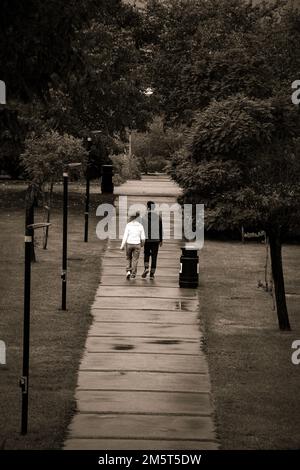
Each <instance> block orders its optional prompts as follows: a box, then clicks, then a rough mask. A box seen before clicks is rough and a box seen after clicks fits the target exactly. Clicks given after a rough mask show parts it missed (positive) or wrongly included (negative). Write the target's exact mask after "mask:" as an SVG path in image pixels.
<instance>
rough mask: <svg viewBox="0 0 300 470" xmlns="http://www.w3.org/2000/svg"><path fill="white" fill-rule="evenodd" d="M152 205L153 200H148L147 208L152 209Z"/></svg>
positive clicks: (153, 204)
mask: <svg viewBox="0 0 300 470" xmlns="http://www.w3.org/2000/svg"><path fill="white" fill-rule="evenodd" d="M154 207H155V202H153V201H148V202H147V209H148V210H149V209H150V210H152V209H154Z"/></svg>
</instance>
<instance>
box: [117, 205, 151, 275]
mask: <svg viewBox="0 0 300 470" xmlns="http://www.w3.org/2000/svg"><path fill="white" fill-rule="evenodd" d="M139 217H140V213H139V212H136V213H135V214H134V215H132V216H131V217H130V222H128V224H127V225H126V228H125V232H124V235H123V240H122V243H121V247H120V248H121V250H123V249H124V248H125V245H126V259H127V267H126V278H127V279H129V278H130V277H131V278H133V279H134V278H135V277H136V272H137V265H138V261H139V257H140V252H141V247H142V246H144V243H145V238H146V237H145V231H144V227H143V225H142V224H141V223H140V222H139V221H138V220H137V219H138V218H139Z"/></svg>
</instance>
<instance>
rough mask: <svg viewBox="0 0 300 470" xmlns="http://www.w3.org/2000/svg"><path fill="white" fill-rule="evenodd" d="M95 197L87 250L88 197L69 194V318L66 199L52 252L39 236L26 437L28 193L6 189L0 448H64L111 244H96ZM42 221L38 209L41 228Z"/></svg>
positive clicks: (0, 221) (1, 225) (0, 226)
mask: <svg viewBox="0 0 300 470" xmlns="http://www.w3.org/2000/svg"><path fill="white" fill-rule="evenodd" d="M101 198H102V197H101V196H100V195H97V194H93V195H92V210H91V218H90V231H89V233H90V237H89V243H84V242H83V227H84V225H83V224H84V215H83V211H84V205H83V198H82V195H79V194H78V193H72V187H71V193H70V205H69V238H68V243H69V251H68V258H69V263H68V268H69V273H68V291H67V307H68V311H67V312H62V311H61V310H60V305H61V279H60V274H61V256H62V197H61V194H60V195H57V196H56V197H55V201H54V202H55V204H54V206H55V207H54V211H53V216H52V220H51V222H52V226H51V228H50V236H49V243H48V249H47V250H46V251H45V250H43V249H42V244H41V242H42V236H41V235H42V233H41V231H39V232H38V235H37V242H38V247H37V248H36V254H37V260H38V261H37V263H35V264H33V265H32V289H31V293H32V297H31V350H30V391H29V432H28V435H27V436H26V437H22V436H20V415H21V390H20V388H19V386H18V381H19V377H20V376H21V374H22V343H23V336H22V335H23V283H24V209H23V208H24V191H23V189H22V186H19V190H18V191H14V189H13V185H12V187H10V188H9V189H7V187H2V191H1V212H0V215H1V217H0V234H1V244H0V249H1V264H0V279H1V300H0V302H1V316H0V339H1V340H3V341H5V343H6V347H7V365H6V366H0V395H1V400H0V422H1V426H0V448H1V447H2V448H4V449H56V448H60V447H61V445H62V443H63V439H64V436H65V432H66V427H67V424H68V423H69V421H70V419H71V416H72V414H73V412H74V409H75V402H74V390H75V386H76V380H77V369H78V365H79V361H80V358H81V356H82V352H83V348H84V343H85V338H86V334H87V331H88V327H89V325H90V322H91V316H90V313H89V310H90V309H89V307H90V305H91V303H92V302H93V299H94V295H95V292H96V289H97V286H98V284H99V280H100V269H101V258H102V255H103V252H104V250H105V246H106V244H105V242H102V241H100V240H98V239H97V238H96V233H95V227H96V223H97V222H98V221H99V219H96V217H95V208H96V206H97V205H98V204H99V203H100V202H102V201H103V199H101ZM43 219H44V215H43V213H42V212H41V211H40V210H39V209H38V210H37V215H36V222H38V221H42V220H43Z"/></svg>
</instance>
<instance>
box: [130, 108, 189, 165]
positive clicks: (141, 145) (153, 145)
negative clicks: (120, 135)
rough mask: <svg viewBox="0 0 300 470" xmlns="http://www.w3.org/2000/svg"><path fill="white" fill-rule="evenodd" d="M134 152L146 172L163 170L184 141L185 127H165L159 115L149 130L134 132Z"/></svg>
mask: <svg viewBox="0 0 300 470" xmlns="http://www.w3.org/2000/svg"><path fill="white" fill-rule="evenodd" d="M131 141H132V153H133V155H134V156H135V157H136V158H137V160H138V162H139V164H140V168H141V170H142V171H143V172H144V173H146V174H147V173H148V171H163V170H164V168H165V166H166V164H167V163H168V161H169V160H170V158H171V155H172V154H173V153H174V152H175V151H176V150H178V149H179V148H180V147H181V145H182V143H183V129H182V128H180V127H177V128H176V127H174V128H164V124H163V119H162V118H161V117H160V116H157V117H156V118H155V119H154V120H153V122H152V124H151V125H150V127H149V130H148V132H136V131H135V132H133V133H132V139H131Z"/></svg>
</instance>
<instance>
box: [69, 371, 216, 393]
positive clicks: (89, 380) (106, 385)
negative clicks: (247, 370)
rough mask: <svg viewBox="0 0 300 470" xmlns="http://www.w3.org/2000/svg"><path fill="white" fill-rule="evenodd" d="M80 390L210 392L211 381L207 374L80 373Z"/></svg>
mask: <svg viewBox="0 0 300 470" xmlns="http://www.w3.org/2000/svg"><path fill="white" fill-rule="evenodd" d="M78 390H136V391H141V390H143V391H148V392H151V391H153V392H155V391H160V392H169V391H173V392H184V393H187V394H189V393H201V392H203V393H207V392H210V390H211V387H210V381H209V377H208V375H207V374H206V373H203V374H199V375H198V374H189V373H186V372H184V373H178V372H176V373H174V374H161V373H160V372H137V371H131V372H130V371H129V372H127V371H84V370H83V371H80V374H79V376H78Z"/></svg>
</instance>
